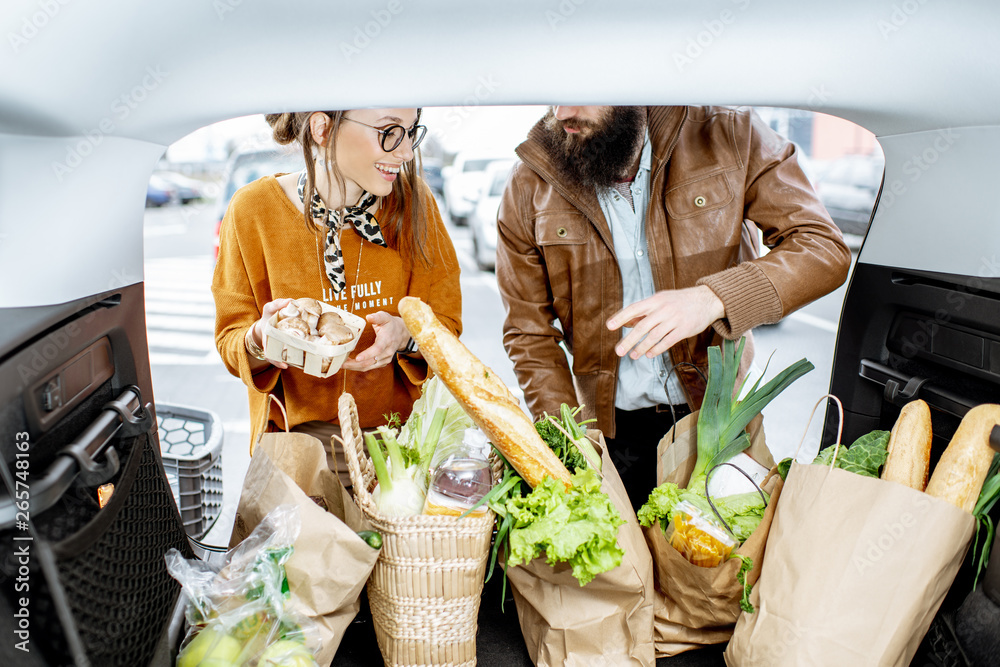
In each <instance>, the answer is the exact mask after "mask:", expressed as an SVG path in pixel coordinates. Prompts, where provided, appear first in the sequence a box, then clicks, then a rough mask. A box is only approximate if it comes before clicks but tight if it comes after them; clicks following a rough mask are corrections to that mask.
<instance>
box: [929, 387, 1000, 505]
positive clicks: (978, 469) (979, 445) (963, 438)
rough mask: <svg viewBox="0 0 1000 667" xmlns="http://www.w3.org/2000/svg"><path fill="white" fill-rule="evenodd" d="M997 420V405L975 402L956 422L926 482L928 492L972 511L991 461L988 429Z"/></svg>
mask: <svg viewBox="0 0 1000 667" xmlns="http://www.w3.org/2000/svg"><path fill="white" fill-rule="evenodd" d="M997 424H1000V405H994V404H989V403H988V404H984V405H977V406H976V407H974V408H972V409H971V410H969V411H968V412H967V413H966V414H965V417H963V418H962V423H961V424H959V425H958V430H957V431H955V436H954V437H953V438H952V439H951V442H950V443H948V447H947V449H945V450H944V454H942V455H941V460H940V461H938V464H937V466H936V467H935V468H934V474H933V475H931V481H930V482H929V483H928V484H927V493H928V495H931V496H934V497H936V498H940V499H942V500H946V501H948V502H949V503H951V504H952V505H954V506H955V507H958V508H960V509H963V510H965V511H966V512H969V513H970V514H971V513H972V510H973V509H975V507H976V501H977V500H978V499H979V493H980V492H981V491H982V488H983V481H985V479H986V474H987V473H988V472H989V468H990V463H992V462H993V455H994V453H995V452H994V451H993V448H992V447H990V431H992V430H993V427H994V426H996V425H997Z"/></svg>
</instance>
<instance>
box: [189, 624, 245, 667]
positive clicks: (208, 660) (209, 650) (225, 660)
mask: <svg viewBox="0 0 1000 667" xmlns="http://www.w3.org/2000/svg"><path fill="white" fill-rule="evenodd" d="M242 649H243V645H242V644H240V643H239V642H238V641H237V640H235V639H233V638H232V637H230V636H229V635H227V634H226V633H225V632H223V631H222V629H221V628H218V627H213V626H209V627H207V628H205V629H204V630H202V631H201V632H199V633H198V634H197V635H195V637H194V639H192V640H191V641H190V643H188V645H187V646H185V647H184V650H183V651H181V654H180V655H179V656H177V667H198V665H201V666H202V667H230V666H231V665H233V664H237V663H236V659H237V658H238V657H239V655H240V651H241V650H242Z"/></svg>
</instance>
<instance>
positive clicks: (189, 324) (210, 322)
mask: <svg viewBox="0 0 1000 667" xmlns="http://www.w3.org/2000/svg"><path fill="white" fill-rule="evenodd" d="M146 328H147V329H160V330H163V331H200V332H210V333H214V332H215V318H214V317H197V316H194V317H190V316H186V315H162V314H160V313H146Z"/></svg>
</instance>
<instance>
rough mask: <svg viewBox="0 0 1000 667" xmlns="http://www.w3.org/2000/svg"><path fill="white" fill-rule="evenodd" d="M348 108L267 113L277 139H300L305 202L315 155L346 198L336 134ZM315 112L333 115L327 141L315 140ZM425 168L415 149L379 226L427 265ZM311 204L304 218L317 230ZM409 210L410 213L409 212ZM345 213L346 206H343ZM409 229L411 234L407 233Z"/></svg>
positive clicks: (394, 186) (402, 250)
mask: <svg viewBox="0 0 1000 667" xmlns="http://www.w3.org/2000/svg"><path fill="white" fill-rule="evenodd" d="M347 111H348V110H340V111H319V112H316V111H297V112H286V113H272V114H267V115H265V116H264V119H265V120H267V123H268V125H270V126H271V131H272V134H273V136H274V140H275V141H276V142H277V143H279V144H281V145H287V144H291V143H293V142H298V143H299V145H301V146H302V157H303V159H304V161H305V164H306V187H305V192H304V193H303V194H304V198H305V199H304V201H305V202H310V201H312V198H313V194H315V192H316V163H315V162H314V155H317V154H320V155H322V156H323V158H324V161H325V163H326V172H327V177H328V178H329V180H330V182H331V183H336V184H337V187H338V188H339V189H340V199H341V201H344V199H345V198H346V185H345V177H344V174H343V172H341V171H340V167H339V166H338V165H337V161H336V157H335V156H336V154H337V150H336V146H337V133H338V132H339V130H340V123H341V121H342V120H343V118H344V114H345V113H347ZM314 113H324V114H326V115H327V116H329V117H330V119H331V120H332V124H331V126H330V131H329V132H327V133H326V141H324V142H323V144H322V145H321V144H319V143H317V142H316V140H315V139H313V135H312V131H311V130H310V127H309V119H310V118H311V117H312V115H313V114H314ZM420 113H421V110H420V109H417V122H418V123H419V122H420ZM422 169H423V167H422V164H421V160H420V149H419V148H418V149H417V150H415V151H413V159H412V160H410V161H408V162H404V163H403V165H402V167H401V169H400V178H398V179H397V180H396V181H395V182H394V183H393V184H392V204H393V205H392V206H389V207H383V208H382V209H381V211H380V213H379V226H380V227H381V228H382V234H383V236H384V237H385V241H386V243H387V244H388V245H389V247H395V248H398V249H399V251H400V253H401V254H403V255H404V257H409V256H411V255H412V254H413V250H414V246H416V250H417V253H416V254H417V255H418V256H419V257H420V259H421V260H422V261H423V263H424V264H427V263H429V260H428V257H427V253H426V250H425V249H426V246H427V243H426V241H427V226H428V225H427V221H426V220H425V219H424V217H425V216H424V201H423V196H424V192H423V189H422V188H421V185H420V172H421V171H422ZM309 208H310V207H309V205H308V203H307V204H306V205H305V211H304V213H303V217H304V219H305V223H306V227H307V228H308V229H309V230H312V229H314V223H313V220H312V216H311V215H310V213H309ZM407 211H408V212H409V215H407ZM341 215H343V208H342V209H341ZM407 232H409V233H407Z"/></svg>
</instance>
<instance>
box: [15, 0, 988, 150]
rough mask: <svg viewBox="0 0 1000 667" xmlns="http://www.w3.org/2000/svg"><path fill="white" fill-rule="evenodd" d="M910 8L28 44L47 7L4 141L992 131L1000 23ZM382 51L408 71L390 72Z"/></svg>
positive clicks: (154, 11) (433, 12)
mask: <svg viewBox="0 0 1000 667" xmlns="http://www.w3.org/2000/svg"><path fill="white" fill-rule="evenodd" d="M911 4H912V5H914V7H913V8H911V7H910V4H907V3H902V4H894V5H891V6H881V5H873V4H872V3H870V2H868V1H867V0H844V1H843V2H838V3H822V4H818V5H811V6H809V8H808V20H806V19H804V18H803V11H804V10H803V7H802V5H801V4H800V3H797V2H795V1H794V0H774V1H772V2H768V3H766V4H762V3H753V4H751V3H750V1H749V0H717V1H716V2H711V3H690V2H684V1H683V0H655V1H650V0H638V1H637V2H635V3H633V4H632V5H630V6H629V9H630V11H628V12H622V11H621V9H620V8H619V7H617V6H610V5H607V4H598V3H584V2H581V1H578V0H566V1H565V2H563V3H561V4H560V5H558V6H556V8H554V9H550V10H543V9H541V8H539V6H538V5H537V3H534V2H532V1H531V0H511V1H510V2H505V3H478V4H473V3H465V2H459V1H457V0H443V1H442V2H440V3H436V4H435V5H434V6H432V7H423V8H420V9H419V10H416V9H409V8H408V7H406V6H405V5H393V4H392V3H391V2H388V3H387V2H385V1H360V2H354V3H329V2H320V1H318V0H313V1H308V2H298V3H294V4H291V3H287V2H279V1H278V0H257V1H256V2H254V3H252V4H251V3H247V2H243V1H242V0H239V1H237V0H218V2H215V3H205V2H204V1H203V0H175V2H172V3H170V4H169V5H163V6H158V5H155V4H154V5H149V4H143V5H137V4H136V3H133V2H129V1H128V0H93V1H92V2H90V3H66V4H65V5H64V4H61V3H60V2H55V3H54V4H53V5H52V6H55V7H58V10H57V11H56V12H55V13H54V14H53V15H52V16H50V17H48V18H46V19H45V20H44V22H43V21H41V20H37V21H36V23H43V25H42V26H41V27H37V28H36V29H35V30H34V32H32V31H31V30H29V29H28V28H30V26H31V21H33V20H35V19H36V18H37V17H38V12H39V11H40V9H39V7H40V5H39V4H38V3H37V2H35V1H34V0H13V1H12V2H11V3H9V5H8V8H7V9H5V14H6V15H7V16H8V30H9V34H8V40H9V41H10V40H11V39H13V38H11V37H10V35H14V36H15V38H16V39H17V40H19V41H17V42H16V43H15V42H12V43H11V48H10V49H5V50H2V55H0V91H6V93H5V94H3V95H0V133H17V134H24V133H30V134H37V135H43V136H45V135H47V136H72V135H73V134H74V133H77V134H82V133H85V132H88V131H89V132H93V131H100V128H101V126H102V122H103V123H104V126H105V127H107V126H109V123H110V124H111V125H113V130H112V131H111V132H113V133H114V134H116V135H117V136H122V137H131V138H135V139H140V140H143V141H148V142H151V143H158V144H161V145H168V144H169V143H171V142H173V141H175V140H176V139H178V138H180V137H182V136H184V135H186V134H188V133H190V132H191V131H193V130H195V129H197V128H199V127H203V126H205V125H208V124H211V123H212V122H215V121H218V120H223V119H226V118H232V117H236V116H241V115H247V114H250V113H255V112H258V111H259V110H261V109H276V108H277V107H279V106H283V107H284V108H287V109H314V108H326V107H331V106H332V107H336V108H357V107H364V106H415V105H418V104H419V105H425V106H451V105H479V104H496V105H506V104H547V103H551V102H553V101H561V102H563V103H574V102H576V103H592V104H610V103H617V104H633V103H637V102H642V103H648V104H682V103H687V102H691V101H697V102H698V103H710V104H716V103H717V104H724V103H728V102H732V101H734V100H736V101H739V102H740V103H742V104H747V105H754V106H778V107H788V108H802V109H809V110H813V111H821V112H824V113H830V114H833V115H837V116H841V117H843V118H846V119H847V120H850V121H852V122H855V123H857V124H859V125H861V126H863V127H866V128H868V129H870V130H872V131H873V132H875V134H877V135H883V134H895V133H907V132H913V131H920V130H928V129H935V128H938V127H947V126H967V125H978V124H986V125H988V124H992V123H993V122H994V119H995V109H996V108H997V102H1000V99H998V98H1000V86H997V85H988V84H989V82H990V81H992V77H990V76H988V75H989V73H991V72H994V71H996V70H997V69H998V65H1000V52H998V51H997V50H995V49H977V50H972V49H969V48H968V44H970V43H981V44H988V43H991V38H992V36H994V35H995V34H996V33H997V32H998V30H997V28H998V27H1000V26H998V17H1000V13H998V12H992V13H990V14H987V15H984V12H983V9H984V8H983V7H979V6H974V5H964V4H963V5H953V4H947V5H942V4H938V3H926V4H921V3H918V2H916V1H914V2H913V3H911ZM390 6H392V7H394V8H399V7H401V9H399V11H398V12H396V13H395V14H392V13H391V12H390V10H389V9H388V7H390ZM262 14H264V15H266V19H264V20H262V19H261V15H262ZM306 16H307V17H308V20H309V25H314V26H328V27H327V28H326V31H327V33H328V36H327V37H326V38H325V39H317V38H316V36H315V34H310V33H309V32H307V31H306V30H305V29H303V20H302V19H303V17H306ZM638 16H642V17H644V18H643V19H642V20H637V19H636V17H638ZM43 18H44V17H43ZM25 21H27V23H25ZM472 26H474V28H471V29H470V27H472ZM366 31H367V33H366ZM24 34H31V35H32V36H31V37H30V39H29V38H26V37H24V36H23V35H24ZM623 35H628V41H629V42H630V43H634V44H641V45H642V52H641V56H637V57H636V62H635V63H634V65H631V66H627V67H622V66H621V61H620V59H619V58H617V57H616V56H615V52H616V51H617V50H618V49H620V48H621V44H622V40H621V37H622V36H623ZM178 45H181V46H182V47H183V48H178ZM390 51H391V52H397V53H404V54H415V55H416V56H417V58H418V61H417V62H418V64H417V65H415V66H413V67H412V68H411V67H409V66H402V65H397V66H392V67H387V66H386V58H385V55H386V53H387V52H390ZM457 53H466V54H476V57H466V58H456V57H455V55H456V54H457ZM831 54H832V55H831ZM404 67H405V68H404ZM296 68H299V70H296ZM401 69H403V72H400V70H401ZM407 70H409V73H408V74H405V72H406V71H407ZM382 71H385V72H386V73H387V76H386V77H384V78H380V77H379V73H380V72H382ZM961 71H965V72H969V71H972V72H977V71H978V72H982V73H983V76H982V77H980V82H981V85H977V86H975V87H970V86H968V85H967V84H966V82H967V81H969V79H968V78H967V77H961V76H956V75H955V73H956V72H961ZM95 73H100V74H99V76H98V75H95ZM332 91H335V93H334V94H331V92H332Z"/></svg>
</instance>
